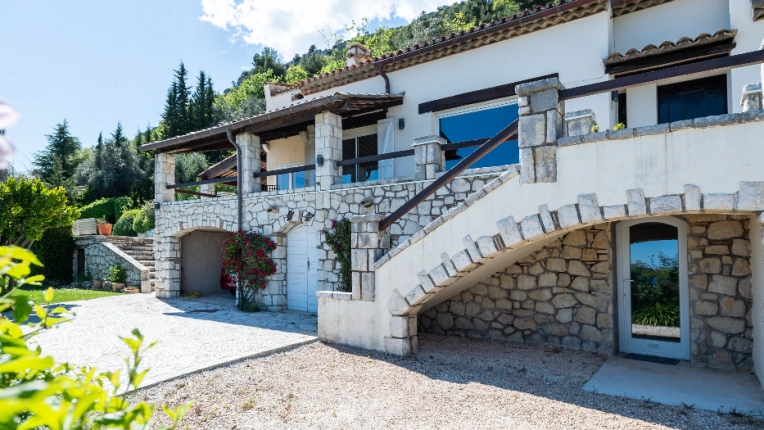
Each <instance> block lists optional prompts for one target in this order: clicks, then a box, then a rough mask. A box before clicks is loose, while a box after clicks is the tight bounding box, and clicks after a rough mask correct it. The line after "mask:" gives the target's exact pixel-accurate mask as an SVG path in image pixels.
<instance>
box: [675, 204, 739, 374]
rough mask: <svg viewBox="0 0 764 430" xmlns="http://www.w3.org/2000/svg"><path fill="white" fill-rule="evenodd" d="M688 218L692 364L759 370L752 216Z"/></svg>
mask: <svg viewBox="0 0 764 430" xmlns="http://www.w3.org/2000/svg"><path fill="white" fill-rule="evenodd" d="M686 218H687V220H688V224H689V229H688V238H687V250H688V252H689V254H690V255H689V260H688V261H689V273H688V275H689V281H690V282H689V284H690V313H691V316H692V322H691V327H692V334H691V336H692V364H693V365H695V366H700V367H712V368H715V369H727V370H740V371H746V372H749V371H751V370H753V358H752V348H753V321H752V318H751V288H752V283H751V268H750V257H751V242H750V241H749V227H750V226H749V223H750V219H749V218H748V217H745V216H727V215H696V216H688V217H686Z"/></svg>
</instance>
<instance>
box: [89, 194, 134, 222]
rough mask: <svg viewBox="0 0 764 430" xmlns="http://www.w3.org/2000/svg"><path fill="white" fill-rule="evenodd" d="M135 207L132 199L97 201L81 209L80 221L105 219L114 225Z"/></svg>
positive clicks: (119, 198)
mask: <svg viewBox="0 0 764 430" xmlns="http://www.w3.org/2000/svg"><path fill="white" fill-rule="evenodd" d="M132 207H133V202H132V200H131V199H130V197H110V198H103V199H100V200H96V201H94V202H93V203H90V204H88V205H86V206H83V207H82V208H81V209H80V219H84V218H95V219H105V220H106V222H108V223H111V224H114V223H115V222H117V220H119V218H120V217H121V216H122V214H123V213H124V212H126V211H128V210H130V209H132Z"/></svg>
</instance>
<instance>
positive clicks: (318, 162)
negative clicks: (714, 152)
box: [316, 154, 324, 167]
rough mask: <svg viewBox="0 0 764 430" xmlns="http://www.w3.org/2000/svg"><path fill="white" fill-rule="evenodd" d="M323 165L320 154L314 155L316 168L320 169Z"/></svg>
mask: <svg viewBox="0 0 764 430" xmlns="http://www.w3.org/2000/svg"><path fill="white" fill-rule="evenodd" d="M323 165H324V156H323V155H321V154H318V155H316V166H318V167H322V166H323Z"/></svg>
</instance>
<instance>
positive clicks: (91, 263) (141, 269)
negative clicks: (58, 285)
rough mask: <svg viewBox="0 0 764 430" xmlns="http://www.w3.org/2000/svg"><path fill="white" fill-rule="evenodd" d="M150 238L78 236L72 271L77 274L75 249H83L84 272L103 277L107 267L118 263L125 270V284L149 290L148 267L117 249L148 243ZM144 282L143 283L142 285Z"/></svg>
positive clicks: (105, 275)
mask: <svg viewBox="0 0 764 430" xmlns="http://www.w3.org/2000/svg"><path fill="white" fill-rule="evenodd" d="M150 242H151V239H144V238H134V237H118V236H80V237H77V238H76V239H75V242H74V244H75V251H74V258H73V262H74V267H73V273H74V274H75V276H76V274H77V249H84V250H85V273H89V274H90V276H92V277H93V279H101V280H103V279H105V278H106V277H107V276H108V275H109V269H110V268H111V267H112V266H114V265H120V266H122V267H123V268H124V269H126V270H127V282H126V284H127V286H130V287H138V288H141V290H142V291H145V288H146V286H148V291H151V285H150V282H151V281H150V279H149V275H150V272H151V271H150V269H149V268H148V267H146V266H144V265H143V264H141V263H140V262H138V261H137V260H135V259H134V258H133V257H131V256H129V255H127V254H126V253H125V252H124V251H122V250H121V249H119V247H118V246H121V245H150V244H151V243H150ZM142 284H145V285H142Z"/></svg>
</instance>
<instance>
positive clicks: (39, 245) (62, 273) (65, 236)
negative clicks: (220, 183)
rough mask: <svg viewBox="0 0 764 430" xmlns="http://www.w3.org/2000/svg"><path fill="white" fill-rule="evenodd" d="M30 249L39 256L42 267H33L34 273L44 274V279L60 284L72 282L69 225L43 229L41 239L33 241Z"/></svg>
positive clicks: (72, 247) (71, 246)
mask: <svg viewBox="0 0 764 430" xmlns="http://www.w3.org/2000/svg"><path fill="white" fill-rule="evenodd" d="M32 250H33V251H34V252H35V253H36V254H37V256H38V257H39V258H40V261H41V262H42V264H43V265H44V266H43V267H36V266H35V267H33V270H32V271H33V272H34V273H35V274H41V275H45V279H48V280H51V281H55V282H56V283H58V284H59V285H60V284H68V283H69V282H72V255H73V254H74V237H72V228H71V227H60V228H52V229H49V230H45V233H43V235H42V239H40V240H39V241H38V242H35V244H34V246H32Z"/></svg>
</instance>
